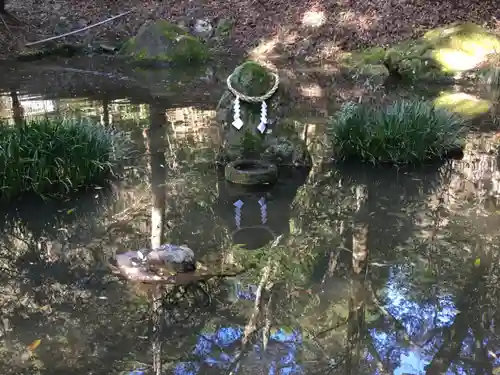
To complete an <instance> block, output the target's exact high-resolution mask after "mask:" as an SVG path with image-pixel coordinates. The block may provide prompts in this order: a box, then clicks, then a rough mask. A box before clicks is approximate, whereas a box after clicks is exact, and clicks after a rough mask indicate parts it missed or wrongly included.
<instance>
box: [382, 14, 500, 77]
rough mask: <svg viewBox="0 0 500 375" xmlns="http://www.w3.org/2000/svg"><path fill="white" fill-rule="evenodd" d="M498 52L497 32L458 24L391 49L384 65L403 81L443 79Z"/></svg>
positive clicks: (436, 30) (476, 64)
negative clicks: (405, 79)
mask: <svg viewBox="0 0 500 375" xmlns="http://www.w3.org/2000/svg"><path fill="white" fill-rule="evenodd" d="M499 49H500V37H499V36H498V35H496V34H495V33H493V32H491V31H489V30H487V29H485V28H483V27H481V26H478V25H476V24H473V23H463V24H460V23H455V24H451V25H448V26H445V27H441V28H438V29H434V30H431V31H429V32H427V33H426V34H425V35H424V36H423V37H422V38H420V39H418V40H414V41H408V42H405V43H401V44H399V45H396V46H394V47H393V48H390V49H389V50H388V51H387V52H386V55H385V65H386V66H387V68H388V69H389V71H390V72H391V73H392V74H397V75H400V76H402V77H403V78H409V79H416V80H426V79H430V80H442V79H447V78H452V77H454V76H455V75H456V74H457V73H463V72H467V71H470V70H473V69H474V68H476V67H477V66H479V65H481V64H483V63H484V62H486V61H487V59H488V56H489V55H491V54H492V53H496V51H499Z"/></svg>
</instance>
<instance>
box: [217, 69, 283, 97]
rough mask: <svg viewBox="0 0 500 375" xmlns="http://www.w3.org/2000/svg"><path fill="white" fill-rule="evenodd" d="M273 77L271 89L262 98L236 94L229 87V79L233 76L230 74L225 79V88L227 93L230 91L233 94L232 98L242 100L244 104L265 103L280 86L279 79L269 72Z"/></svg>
mask: <svg viewBox="0 0 500 375" xmlns="http://www.w3.org/2000/svg"><path fill="white" fill-rule="evenodd" d="M270 73H271V74H272V75H273V77H274V85H273V87H271V89H270V90H269V91H268V92H266V93H265V94H264V95H262V96H248V95H245V94H242V93H240V92H238V91H237V90H236V89H235V88H234V87H233V86H232V85H231V78H232V77H233V74H234V73H232V74H231V75H230V76H229V77H227V88H228V89H229V91H231V92H232V93H233V95H234V96H236V97H237V98H240V99H241V100H243V101H244V102H248V103H259V102H263V101H266V100H267V99H269V98H270V97H271V96H273V94H274V93H275V92H276V90H277V89H278V86H279V84H280V77H279V76H278V75H277V74H276V73H273V72H270Z"/></svg>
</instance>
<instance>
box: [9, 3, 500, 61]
mask: <svg viewBox="0 0 500 375" xmlns="http://www.w3.org/2000/svg"><path fill="white" fill-rule="evenodd" d="M128 10H131V11H132V13H130V14H129V15H127V16H125V17H122V18H120V19H118V20H116V21H111V22H110V23H107V24H105V25H103V26H98V27H96V28H94V29H91V30H89V31H86V32H83V33H79V34H77V35H74V36H71V37H68V38H66V39H65V40H64V39H63V40H61V41H66V42H85V43H88V42H90V41H92V40H96V39H97V40H107V41H113V40H123V38H124V37H126V36H130V35H133V34H134V33H135V32H136V31H137V29H138V28H139V27H140V26H141V25H142V24H143V23H144V22H145V21H146V20H148V19H160V18H164V19H168V20H171V21H178V20H181V19H186V18H188V19H200V18H208V19H210V20H217V19H226V20H227V19H232V20H234V27H233V30H232V32H231V34H230V37H229V38H228V40H227V41H226V48H227V49H232V50H239V51H247V52H248V51H251V50H252V49H255V48H256V47H258V49H257V52H258V53H264V54H281V55H282V56H283V55H285V56H286V57H287V58H289V59H294V58H296V57H303V58H304V57H305V58H309V59H314V58H320V59H323V58H328V57H329V56H331V55H332V54H335V53H337V52H338V51H348V50H352V49H356V48H362V47H367V46H376V45H379V46H384V45H389V44H391V43H394V42H396V41H400V40H403V39H408V38H411V37H415V36H418V35H420V34H422V33H423V32H425V31H426V30H428V29H431V28H435V27H437V26H442V25H445V24H447V23H451V22H454V21H471V22H476V23H478V24H482V25H487V26H489V27H492V28H495V29H496V28H497V27H498V26H499V25H500V23H499V21H498V20H500V8H499V6H498V1H497V0H442V1H438V0H336V1H331V0H324V1H315V0H294V1H290V0H222V1H221V0H192V1H189V0H184V1H182V0H181V1H179V0H177V1H175V2H171V1H161V0H87V1H82V0H7V11H9V12H10V13H11V14H12V15H14V16H15V17H16V18H18V19H19V20H21V21H23V23H25V24H24V25H14V24H12V23H10V22H8V20H7V24H5V23H4V22H2V21H0V56H1V57H6V56H8V55H11V54H13V53H16V52H19V51H20V50H22V48H23V46H24V44H25V43H26V42H32V41H35V40H40V39H44V38H47V37H51V36H55V35H58V34H62V33H64V32H68V31H72V30H75V29H79V28H82V27H85V26H87V25H90V24H93V23H96V22H99V21H102V20H104V19H106V18H110V17H112V16H114V15H117V14H119V13H121V12H124V11H128ZM255 51H256V50H254V52H255Z"/></svg>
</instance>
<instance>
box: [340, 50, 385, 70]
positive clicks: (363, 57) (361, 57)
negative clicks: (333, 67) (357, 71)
mask: <svg viewBox="0 0 500 375" xmlns="http://www.w3.org/2000/svg"><path fill="white" fill-rule="evenodd" d="M385 54H386V50H385V49H384V48H382V47H372V48H367V49H363V50H358V51H353V52H349V53H346V54H345V55H344V56H343V58H342V60H343V62H344V63H345V64H347V65H349V66H351V67H352V66H363V65H365V64H369V65H379V64H382V63H383V61H384V58H385Z"/></svg>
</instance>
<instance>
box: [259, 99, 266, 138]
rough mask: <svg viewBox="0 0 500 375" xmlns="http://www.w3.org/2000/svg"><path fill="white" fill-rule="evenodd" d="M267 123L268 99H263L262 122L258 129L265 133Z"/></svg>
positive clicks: (261, 108) (261, 107)
mask: <svg viewBox="0 0 500 375" xmlns="http://www.w3.org/2000/svg"><path fill="white" fill-rule="evenodd" d="M266 125H267V104H266V101H265V100H263V101H262V103H261V105H260V124H259V126H257V129H259V131H260V132H261V133H264V132H265V131H266Z"/></svg>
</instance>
